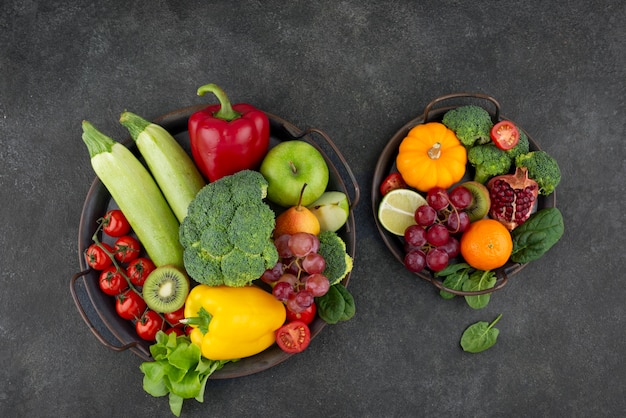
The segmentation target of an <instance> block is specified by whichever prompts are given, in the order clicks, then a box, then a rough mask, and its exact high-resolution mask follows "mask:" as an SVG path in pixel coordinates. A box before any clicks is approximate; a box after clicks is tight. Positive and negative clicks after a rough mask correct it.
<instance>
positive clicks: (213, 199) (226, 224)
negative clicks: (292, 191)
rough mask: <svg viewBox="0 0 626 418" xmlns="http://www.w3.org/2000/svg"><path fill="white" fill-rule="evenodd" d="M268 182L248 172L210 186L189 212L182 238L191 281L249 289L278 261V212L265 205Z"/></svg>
mask: <svg viewBox="0 0 626 418" xmlns="http://www.w3.org/2000/svg"><path fill="white" fill-rule="evenodd" d="M266 195H267V181H266V180H265V178H264V177H263V176H262V175H261V174H260V173H259V172H256V171H252V170H244V171H240V172H237V173H235V174H233V175H230V176H226V177H222V178H221V179H219V180H216V181H214V182H213V183H209V184H207V185H206V186H204V187H203V188H202V189H201V190H200V191H199V192H198V194H197V195H196V197H195V198H194V199H193V200H192V201H191V203H190V204H189V207H188V208H187V216H186V217H185V219H183V222H182V223H181V225H180V230H179V238H180V242H181V244H182V246H183V248H184V253H183V261H184V263H185V269H186V270H187V273H188V274H189V276H190V277H191V278H193V279H194V280H195V281H197V282H199V283H204V284H207V285H209V286H218V285H226V286H232V287H239V286H245V285H248V284H250V283H252V281H254V280H256V279H258V278H259V277H260V276H261V275H262V274H263V272H264V271H265V270H266V269H268V268H272V267H273V266H274V265H275V264H276V262H277V261H278V252H277V250H276V247H275V246H274V243H273V242H272V240H271V237H272V232H273V230H274V225H275V214H274V212H273V211H272V209H271V208H270V207H269V206H268V205H267V204H266V203H265V202H264V201H263V199H264V198H265V196H266Z"/></svg>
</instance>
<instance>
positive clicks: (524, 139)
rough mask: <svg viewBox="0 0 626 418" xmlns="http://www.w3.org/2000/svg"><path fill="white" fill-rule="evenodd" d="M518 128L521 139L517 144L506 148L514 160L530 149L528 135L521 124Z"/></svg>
mask: <svg viewBox="0 0 626 418" xmlns="http://www.w3.org/2000/svg"><path fill="white" fill-rule="evenodd" d="M517 130H518V131H519V141H518V142H517V145H515V146H514V147H513V148H511V149H509V150H506V154H507V155H508V156H509V158H510V159H511V160H512V161H513V160H515V157H517V156H518V155H522V154H526V153H528V151H530V142H529V141H528V136H527V135H526V133H525V132H524V131H523V130H522V129H521V128H520V127H519V126H518V127H517Z"/></svg>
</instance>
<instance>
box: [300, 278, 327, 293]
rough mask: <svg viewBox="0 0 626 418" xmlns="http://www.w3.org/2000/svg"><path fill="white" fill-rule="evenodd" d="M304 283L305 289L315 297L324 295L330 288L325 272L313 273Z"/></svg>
mask: <svg viewBox="0 0 626 418" xmlns="http://www.w3.org/2000/svg"><path fill="white" fill-rule="evenodd" d="M304 283H305V289H306V290H308V291H309V292H311V294H312V295H313V296H315V297H319V296H324V295H325V294H326V293H327V292H328V289H329V288H330V282H329V281H328V277H326V276H324V275H323V274H311V275H310V276H308V277H307V278H306V281H305V282H304Z"/></svg>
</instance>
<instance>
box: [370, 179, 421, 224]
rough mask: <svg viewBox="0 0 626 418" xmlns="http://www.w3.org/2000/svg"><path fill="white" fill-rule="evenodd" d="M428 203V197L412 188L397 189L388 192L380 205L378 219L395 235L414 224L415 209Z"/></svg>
mask: <svg viewBox="0 0 626 418" xmlns="http://www.w3.org/2000/svg"><path fill="white" fill-rule="evenodd" d="M425 204H426V199H425V198H424V197H423V196H422V195H421V194H419V193H417V192H416V191H413V190H410V189H395V190H392V191H390V192H389V193H387V194H386V195H385V196H384V197H383V200H381V202H380V205H379V206H378V220H379V221H380V223H381V225H382V226H383V228H385V229H386V230H387V231H389V232H391V233H392V234H395V235H404V230H405V229H407V228H408V227H409V226H411V225H414V224H415V223H416V222H415V210H416V209H417V208H418V207H420V206H422V205H425Z"/></svg>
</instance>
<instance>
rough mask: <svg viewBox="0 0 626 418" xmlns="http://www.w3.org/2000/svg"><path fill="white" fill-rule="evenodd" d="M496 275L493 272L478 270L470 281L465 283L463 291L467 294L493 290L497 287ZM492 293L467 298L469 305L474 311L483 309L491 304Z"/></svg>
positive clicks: (471, 276)
mask: <svg viewBox="0 0 626 418" xmlns="http://www.w3.org/2000/svg"><path fill="white" fill-rule="evenodd" d="M496 281H497V278H496V274H495V273H494V272H493V271H491V270H487V271H482V270H476V271H475V272H473V273H472V274H471V275H470V277H469V279H467V280H466V281H464V282H463V290H464V291H466V292H478V291H481V290H486V289H491V288H492V287H494V286H495V285H496ZM490 299H491V293H485V294H483V295H475V296H465V301H466V302H467V304H468V305H469V306H470V307H471V308H474V309H482V308H484V307H485V306H487V305H488V304H489V300H490Z"/></svg>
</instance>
